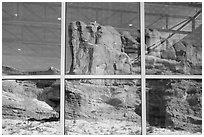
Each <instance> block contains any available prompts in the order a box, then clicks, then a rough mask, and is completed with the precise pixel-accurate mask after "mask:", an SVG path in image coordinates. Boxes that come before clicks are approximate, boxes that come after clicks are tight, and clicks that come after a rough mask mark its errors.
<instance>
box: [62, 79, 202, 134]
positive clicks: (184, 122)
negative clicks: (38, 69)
mask: <svg viewBox="0 0 204 137" xmlns="http://www.w3.org/2000/svg"><path fill="white" fill-rule="evenodd" d="M111 82H112V83H113V84H111ZM99 83H103V84H99ZM104 83H105V85H104ZM147 83H148V84H147V86H148V88H147V89H148V94H147V97H148V98H147V120H148V123H147V124H148V128H147V133H148V134H153V135H158V134H159V135H160V134H161V135H163V134H164V135H169V134H170V135H176V134H177V135H178V134H179V135H181V134H183V135H190V134H201V131H202V117H201V108H202V107H201V102H200V95H199V94H201V83H200V81H196V80H148V81H147ZM158 89H159V90H158ZM156 90H157V91H156ZM65 118H66V120H65V134H69V135H72V134H74V135H75V134H78V135H82V134H92V135H96V134H102V135H109V134H114V135H118V134H123V135H124V134H125V135H132V134H141V94H140V81H132V80H126V81H125V80H117V81H109V82H105V80H104V81H100V80H98V81H94V80H90V81H88V80H87V81H83V80H81V81H74V80H73V81H68V82H67V83H66V104H65Z"/></svg>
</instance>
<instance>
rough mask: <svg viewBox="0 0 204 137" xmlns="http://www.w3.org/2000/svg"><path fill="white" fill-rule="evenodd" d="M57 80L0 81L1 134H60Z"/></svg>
mask: <svg viewBox="0 0 204 137" xmlns="http://www.w3.org/2000/svg"><path fill="white" fill-rule="evenodd" d="M59 112H60V85H59V80H54V79H53V80H49V79H46V80H45V79H44V80H40V79H38V80H28V79H24V80H2V134H3V135H51V134H60V121H59Z"/></svg>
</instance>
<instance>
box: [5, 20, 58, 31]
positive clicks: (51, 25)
mask: <svg viewBox="0 0 204 137" xmlns="http://www.w3.org/2000/svg"><path fill="white" fill-rule="evenodd" d="M2 25H3V26H4V25H15V26H32V27H43V28H51V29H53V28H54V29H60V27H61V25H60V22H59V23H51V22H37V21H17V20H10V21H8V20H7V21H4V20H2Z"/></svg>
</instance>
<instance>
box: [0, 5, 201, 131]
mask: <svg viewBox="0 0 204 137" xmlns="http://www.w3.org/2000/svg"><path fill="white" fill-rule="evenodd" d="M144 4H145V3H144V2H140V7H139V8H140V29H141V45H142V46H141V75H66V74H65V61H66V60H65V56H66V53H65V43H66V37H65V36H66V21H65V20H66V3H65V2H62V3H61V65H60V67H61V73H60V75H10V76H9V75H5V76H2V80H9V79H60V97H61V99H60V126H61V128H60V129H61V134H62V135H64V134H65V133H64V128H65V119H64V102H65V100H64V99H65V98H64V97H65V92H64V91H65V79H82V78H83V79H141V92H142V122H141V123H142V127H141V131H142V135H146V92H145V91H146V79H202V75H146V73H145V9H144Z"/></svg>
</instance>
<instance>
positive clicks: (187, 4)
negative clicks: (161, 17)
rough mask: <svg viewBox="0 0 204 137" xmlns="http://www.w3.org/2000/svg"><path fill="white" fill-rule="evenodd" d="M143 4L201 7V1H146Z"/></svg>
mask: <svg viewBox="0 0 204 137" xmlns="http://www.w3.org/2000/svg"><path fill="white" fill-rule="evenodd" d="M145 4H152V5H153V4H154V5H172V6H184V7H193V8H202V3H201V2H146V3H145Z"/></svg>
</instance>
